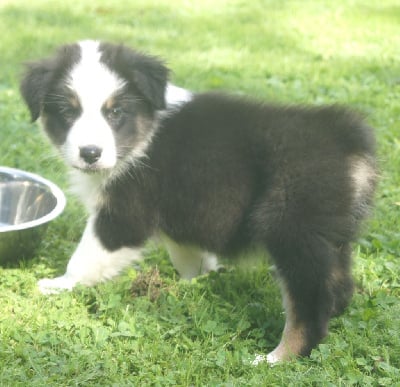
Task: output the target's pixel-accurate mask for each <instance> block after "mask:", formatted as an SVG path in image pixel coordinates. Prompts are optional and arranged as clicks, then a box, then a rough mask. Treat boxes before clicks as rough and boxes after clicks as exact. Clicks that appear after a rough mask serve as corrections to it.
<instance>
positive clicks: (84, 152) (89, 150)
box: [79, 145, 103, 164]
mask: <svg viewBox="0 0 400 387" xmlns="http://www.w3.org/2000/svg"><path fill="white" fill-rule="evenodd" d="M102 151H103V150H102V149H101V148H99V147H98V146H96V145H86V146H82V147H80V148H79V155H80V157H81V158H82V159H83V160H85V162H86V163H88V164H94V163H95V162H96V161H97V160H98V159H99V158H100V157H101V152H102Z"/></svg>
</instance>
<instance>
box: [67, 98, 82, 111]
mask: <svg viewBox="0 0 400 387" xmlns="http://www.w3.org/2000/svg"><path fill="white" fill-rule="evenodd" d="M68 102H69V103H70V104H71V106H73V107H74V108H76V109H78V108H79V107H80V103H79V99H78V97H77V96H76V95H70V96H69V97H68Z"/></svg>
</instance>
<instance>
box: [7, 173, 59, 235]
mask: <svg viewBox="0 0 400 387" xmlns="http://www.w3.org/2000/svg"><path fill="white" fill-rule="evenodd" d="M0 173H7V174H10V175H16V176H18V177H22V178H26V179H27V180H30V181H32V182H35V183H39V184H43V185H44V186H46V187H47V188H49V190H50V192H51V193H52V194H53V195H54V196H55V198H56V206H55V207H54V208H53V210H52V211H50V212H49V213H48V214H46V215H44V216H42V217H40V218H38V219H35V220H32V221H29V222H25V223H21V224H16V225H11V226H2V227H0V233H3V232H8V231H18V230H25V229H29V228H33V227H37V226H40V225H42V224H45V223H48V222H50V221H51V220H53V219H55V218H57V216H58V215H60V214H61V213H62V212H63V210H64V208H65V205H66V199H65V195H64V193H63V191H61V189H60V188H59V187H58V186H57V185H56V184H54V183H52V182H51V181H49V180H47V179H45V178H44V177H42V176H39V175H37V174H35V173H32V172H26V171H23V170H22V169H16V168H10V167H2V166H0Z"/></svg>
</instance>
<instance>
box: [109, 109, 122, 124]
mask: <svg viewBox="0 0 400 387" xmlns="http://www.w3.org/2000/svg"><path fill="white" fill-rule="evenodd" d="M122 113H123V109H122V107H121V106H114V107H112V108H110V109H108V110H107V112H106V116H107V119H108V120H111V121H116V120H119V119H120V118H121V116H122Z"/></svg>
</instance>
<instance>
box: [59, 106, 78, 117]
mask: <svg viewBox="0 0 400 387" xmlns="http://www.w3.org/2000/svg"><path fill="white" fill-rule="evenodd" d="M60 113H61V114H62V116H63V117H64V118H65V119H67V120H74V119H75V118H76V117H78V116H79V113H80V109H79V107H77V106H73V105H63V106H61V107H60Z"/></svg>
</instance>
